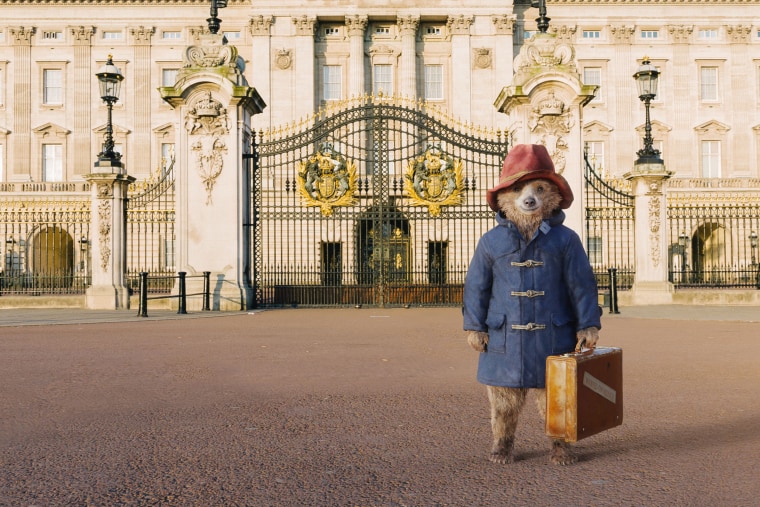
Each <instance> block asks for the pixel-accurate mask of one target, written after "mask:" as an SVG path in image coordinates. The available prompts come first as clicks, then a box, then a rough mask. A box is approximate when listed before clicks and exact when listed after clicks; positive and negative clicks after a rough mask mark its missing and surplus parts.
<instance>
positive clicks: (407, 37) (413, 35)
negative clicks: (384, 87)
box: [397, 16, 420, 99]
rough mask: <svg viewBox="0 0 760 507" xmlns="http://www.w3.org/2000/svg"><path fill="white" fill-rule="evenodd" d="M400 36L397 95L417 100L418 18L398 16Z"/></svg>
mask: <svg viewBox="0 0 760 507" xmlns="http://www.w3.org/2000/svg"><path fill="white" fill-rule="evenodd" d="M397 22H398V30H399V33H400V34H401V62H400V65H399V67H400V68H399V95H400V96H402V97H409V98H412V99H416V98H417V28H418V27H419V26H420V18H419V16H399V17H398V20H397Z"/></svg>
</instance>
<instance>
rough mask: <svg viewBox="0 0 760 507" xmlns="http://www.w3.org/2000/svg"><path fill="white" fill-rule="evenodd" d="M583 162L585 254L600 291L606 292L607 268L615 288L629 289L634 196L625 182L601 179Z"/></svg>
mask: <svg viewBox="0 0 760 507" xmlns="http://www.w3.org/2000/svg"><path fill="white" fill-rule="evenodd" d="M584 160H585V166H586V167H585V183H586V188H585V197H586V199H585V205H586V209H585V212H586V251H587V252H588V256H589V261H590V262H591V266H592V267H593V269H594V274H595V275H596V282H597V285H598V286H599V288H600V289H610V285H611V281H610V275H609V273H610V271H609V270H610V269H611V268H614V269H615V270H616V272H617V288H618V289H630V288H631V286H632V285H633V278H634V275H635V271H636V270H635V266H636V260H635V259H636V257H635V242H634V240H635V224H634V196H633V195H632V194H631V193H629V192H630V189H629V188H628V185H627V182H626V181H624V180H619V179H610V180H604V179H603V178H602V177H600V176H599V174H598V173H597V172H596V171H595V170H594V168H593V167H592V166H591V164H590V163H589V160H588V156H587V154H584Z"/></svg>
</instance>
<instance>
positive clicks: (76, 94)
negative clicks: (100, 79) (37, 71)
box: [67, 26, 100, 176]
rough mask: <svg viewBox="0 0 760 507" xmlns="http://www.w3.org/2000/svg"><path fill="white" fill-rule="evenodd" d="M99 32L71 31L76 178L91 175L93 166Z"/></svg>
mask: <svg viewBox="0 0 760 507" xmlns="http://www.w3.org/2000/svg"><path fill="white" fill-rule="evenodd" d="M94 33H95V28H94V27H92V26H88V27H84V26H80V27H77V28H72V29H71V36H72V38H73V40H74V86H73V87H72V88H69V87H67V88H69V89H73V101H74V107H73V108H72V109H73V111H74V130H73V132H72V148H73V150H72V151H73V153H72V155H73V159H74V170H73V175H74V176H80V175H85V174H87V173H89V172H90V165H91V164H92V160H91V158H90V157H91V156H92V153H93V150H92V115H91V114H90V113H91V111H92V104H93V101H94V100H97V101H100V97H97V98H95V97H93V96H92V80H93V78H94V77H95V76H94V72H93V71H92V63H93V62H92V36H93V34H94Z"/></svg>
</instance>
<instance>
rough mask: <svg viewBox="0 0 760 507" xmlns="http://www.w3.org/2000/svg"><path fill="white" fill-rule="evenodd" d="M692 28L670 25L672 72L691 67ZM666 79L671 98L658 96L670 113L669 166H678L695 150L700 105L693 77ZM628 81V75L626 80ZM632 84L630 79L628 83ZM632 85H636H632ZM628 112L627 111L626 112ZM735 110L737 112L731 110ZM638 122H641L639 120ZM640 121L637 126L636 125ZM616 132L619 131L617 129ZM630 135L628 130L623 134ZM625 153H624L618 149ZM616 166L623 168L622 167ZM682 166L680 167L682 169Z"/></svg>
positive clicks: (638, 143) (681, 75)
mask: <svg viewBox="0 0 760 507" xmlns="http://www.w3.org/2000/svg"><path fill="white" fill-rule="evenodd" d="M693 31H694V27H692V26H683V25H678V26H669V27H668V33H669V35H670V44H671V46H672V47H673V65H672V68H673V69H685V68H688V67H689V66H690V65H692V63H693V60H694V57H693V56H692V55H691V53H690V50H689V47H690V42H691V36H692V32H693ZM637 56H638V57H643V56H645V55H644V54H640V55H637ZM667 77H668V80H670V82H671V83H672V87H673V88H672V89H673V92H672V93H673V95H672V97H673V98H672V99H670V100H668V98H667V97H661V100H662V101H663V102H666V103H668V104H669V106H670V108H671V110H672V111H673V130H671V133H670V138H669V140H668V147H667V148H668V160H670V161H671V164H678V162H677V161H681V160H683V161H690V160H692V154H693V151H694V148H695V146H697V144H695V142H694V138H693V136H694V125H696V124H698V123H699V122H698V121H696V119H697V118H699V112H698V111H695V108H694V104H697V103H699V98H698V97H697V96H696V93H697V91H698V90H697V87H695V86H694V76H692V75H690V74H689V73H686V72H674V73H673V75H668V76H667ZM628 78H629V79H630V76H629V77H628ZM662 79H663V77H662V76H660V82H661V83H662ZM631 81H632V80H631ZM632 85H633V86H635V84H633V83H632ZM678 97H688V98H687V99H685V100H678ZM642 109H643V108H641V109H637V114H638V118H643V115H642V114H641V113H642ZM626 111H627V109H626ZM734 111H736V110H734ZM639 122H641V120H639ZM641 124H643V122H641V123H639V125H641ZM617 130H619V129H617ZM626 132H630V131H626ZM635 139H636V144H635V145H634V146H641V138H640V137H638V134H636V135H635ZM621 151H625V150H621ZM620 155H621V156H620V157H619V159H618V161H619V162H621V163H623V162H622V160H623V159H624V155H623V153H621V154H620ZM686 166H687V167H692V165H691V164H690V163H688V162H687V163H686ZM619 167H625V166H624V165H621V166H619ZM671 167H675V169H676V170H677V171H678V172H679V173H681V171H682V169H681V167H679V165H671ZM682 167H683V166H682ZM698 175H699V169H698V168H694V172H693V173H686V174H681V177H684V176H698Z"/></svg>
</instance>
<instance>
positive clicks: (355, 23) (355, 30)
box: [346, 14, 369, 37]
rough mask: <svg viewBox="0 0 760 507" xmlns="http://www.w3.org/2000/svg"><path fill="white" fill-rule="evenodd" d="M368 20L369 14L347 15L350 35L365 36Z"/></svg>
mask: <svg viewBox="0 0 760 507" xmlns="http://www.w3.org/2000/svg"><path fill="white" fill-rule="evenodd" d="M368 22H369V18H368V17H367V16H360V15H358V14H356V15H354V16H346V27H347V28H348V35H349V36H351V37H363V36H364V31H365V30H366V29H367V23H368Z"/></svg>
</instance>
